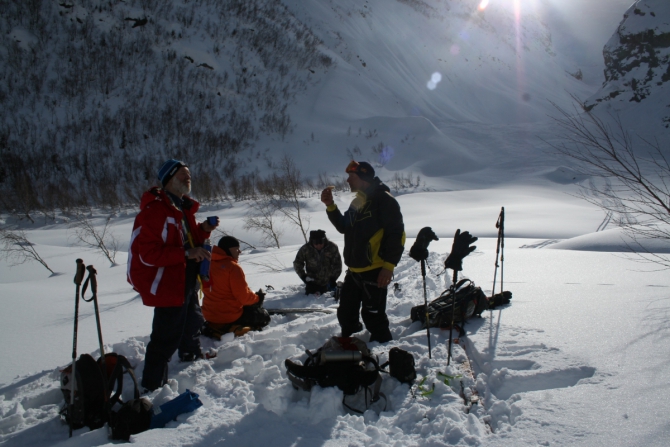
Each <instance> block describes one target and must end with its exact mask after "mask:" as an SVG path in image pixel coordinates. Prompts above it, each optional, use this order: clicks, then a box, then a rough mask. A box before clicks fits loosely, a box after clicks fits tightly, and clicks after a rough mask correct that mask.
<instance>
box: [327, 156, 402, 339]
mask: <svg viewBox="0 0 670 447" xmlns="http://www.w3.org/2000/svg"><path fill="white" fill-rule="evenodd" d="M346 172H347V173H348V174H349V177H348V178H347V183H349V186H350V187H351V190H352V191H354V192H356V198H355V199H354V200H353V201H352V202H351V205H350V206H349V209H348V210H347V211H346V212H345V213H344V214H342V213H341V212H340V210H339V209H338V208H337V205H335V202H334V200H333V192H332V188H326V189H324V190H323V191H322V192H321V201H322V202H323V203H324V204H325V205H326V211H327V213H328V219H330V221H331V223H332V224H333V225H334V226H335V229H336V230H337V231H339V232H340V233H342V234H344V263H345V264H346V265H347V267H348V268H349V269H348V270H347V274H346V276H345V278H344V286H343V287H342V294H341V298H340V306H339V308H338V309H337V319H338V321H339V322H340V327H341V328H342V336H343V337H349V336H351V334H353V333H355V332H358V331H360V330H361V329H363V327H362V325H361V323H360V321H359V320H358V312H359V310H360V308H361V305H362V306H363V310H362V311H361V317H362V318H363V323H365V327H366V328H367V330H368V331H370V341H378V342H380V343H386V342H387V341H390V340H392V339H393V338H392V336H391V331H390V330H389V320H388V317H387V316H386V293H387V287H388V286H389V284H390V283H391V279H392V278H393V269H394V268H395V266H396V265H397V264H398V262H399V261H400V257H401V256H402V252H403V250H404V244H405V225H404V224H403V220H402V214H401V212H400V205H398V202H397V201H396V199H395V198H393V196H392V195H391V194H390V189H389V187H388V186H386V185H384V184H383V183H382V182H381V180H379V178H377V177H375V171H374V169H373V168H372V166H370V164H369V163H366V162H356V161H352V162H351V163H349V166H347V169H346Z"/></svg>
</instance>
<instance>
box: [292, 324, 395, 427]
mask: <svg viewBox="0 0 670 447" xmlns="http://www.w3.org/2000/svg"><path fill="white" fill-rule="evenodd" d="M305 352H306V353H307V359H306V360H305V361H304V362H303V364H302V365H300V364H298V363H295V362H293V361H291V360H290V359H286V361H285V362H284V365H285V366H286V372H287V376H288V378H289V380H290V381H291V383H292V384H293V386H294V388H296V389H303V390H305V391H310V390H311V389H312V387H313V386H314V385H319V386H320V387H322V388H326V387H333V386H334V387H337V388H339V389H341V390H342V391H343V393H344V397H343V398H342V404H343V405H344V406H345V407H347V408H348V409H350V410H352V411H354V412H356V413H361V414H362V413H363V412H362V411H361V410H358V409H355V408H352V407H351V406H349V405H347V403H346V401H345V400H346V398H347V396H351V395H354V394H356V393H358V392H359V391H361V390H365V405H366V408H367V407H368V406H369V405H368V393H370V404H372V403H374V402H377V401H378V400H379V398H380V397H382V398H384V401H386V397H385V396H384V395H383V393H380V392H379V389H380V387H381V383H382V378H381V375H380V374H379V372H380V371H382V370H381V369H380V368H379V363H378V361H377V359H375V358H374V357H373V356H372V353H371V352H370V350H369V349H368V347H367V345H366V344H365V342H364V341H363V340H360V339H358V338H356V337H332V338H331V339H330V340H328V341H327V342H326V343H325V344H324V345H323V346H322V347H321V348H319V349H318V350H317V351H316V352H314V353H312V352H310V351H309V350H307V351H305Z"/></svg>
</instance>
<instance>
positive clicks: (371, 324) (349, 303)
mask: <svg viewBox="0 0 670 447" xmlns="http://www.w3.org/2000/svg"><path fill="white" fill-rule="evenodd" d="M379 270H381V269H375V270H370V271H368V272H362V273H354V272H351V271H347V275H346V276H345V277H344V285H343V286H342V293H341V296H340V306H339V307H338V308H337V320H338V321H339V322H340V327H341V328H342V336H343V337H350V336H351V334H353V333H355V332H358V331H360V330H361V329H362V327H361V323H360V322H359V320H358V313H359V311H360V314H361V317H362V318H363V323H364V324H365V328H366V329H367V330H368V331H369V332H370V341H378V342H379V343H386V342H387V341H391V340H393V337H392V336H391V331H390V330H389V319H388V317H387V316H386V293H387V289H386V288H385V287H381V288H380V287H377V276H379ZM361 306H362V309H361Z"/></svg>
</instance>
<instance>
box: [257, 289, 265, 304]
mask: <svg viewBox="0 0 670 447" xmlns="http://www.w3.org/2000/svg"><path fill="white" fill-rule="evenodd" d="M256 296H257V297H258V302H257V303H255V304H257V305H258V307H261V306H263V301H265V292H263V289H258V292H256Z"/></svg>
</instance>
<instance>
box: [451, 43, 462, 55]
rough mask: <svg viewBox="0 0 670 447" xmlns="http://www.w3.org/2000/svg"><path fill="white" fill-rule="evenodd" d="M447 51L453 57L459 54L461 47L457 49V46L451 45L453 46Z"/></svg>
mask: <svg viewBox="0 0 670 447" xmlns="http://www.w3.org/2000/svg"><path fill="white" fill-rule="evenodd" d="M449 51H450V52H451V54H453V55H454V56H457V55H458V53H460V52H461V47H459V46H458V45H456V44H453V45H452V46H451V48H450V49H449Z"/></svg>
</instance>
